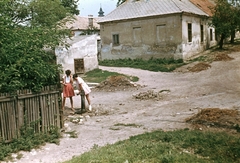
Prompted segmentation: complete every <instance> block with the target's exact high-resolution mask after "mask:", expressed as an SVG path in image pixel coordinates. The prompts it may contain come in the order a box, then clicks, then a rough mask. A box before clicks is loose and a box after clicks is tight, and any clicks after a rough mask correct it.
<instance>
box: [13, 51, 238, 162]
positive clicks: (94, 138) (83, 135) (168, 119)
mask: <svg viewBox="0 0 240 163" xmlns="http://www.w3.org/2000/svg"><path fill="white" fill-rule="evenodd" d="M229 56H231V57H233V58H234V59H233V60H231V61H216V62H213V63H211V68H209V69H207V70H204V71H201V72H194V73H193V72H181V71H180V72H172V73H163V72H150V71H144V70H139V69H132V68H114V67H102V66H100V67H99V68H100V69H102V70H108V71H115V72H119V73H122V74H127V75H133V76H138V77H139V81H138V82H137V83H136V84H139V85H141V86H142V87H139V88H137V87H133V88H129V89H122V90H116V91H114V90H102V91H99V90H96V91H95V90H94V89H93V90H92V93H91V99H92V106H93V112H92V113H85V114H84V118H83V122H82V123H81V124H79V123H72V122H69V121H66V125H68V127H67V126H66V131H76V132H77V134H78V137H77V138H68V137H67V136H66V135H65V136H64V138H62V139H61V142H60V145H55V144H47V145H45V146H43V147H42V148H41V149H36V150H32V151H31V152H22V153H23V157H22V159H20V160H18V161H16V162H17V163H57V162H63V161H66V160H69V159H71V158H72V157H74V156H77V155H80V154H82V153H84V152H86V151H89V150H90V149H91V148H92V147H93V146H94V145H98V146H104V145H106V144H111V143H115V142H117V141H119V140H123V139H127V138H129V136H132V135H137V134H141V133H144V132H150V131H153V130H157V129H162V130H174V129H179V128H187V127H190V125H189V124H187V123H185V119H186V118H187V117H190V116H192V115H193V114H196V113H198V111H199V110H200V109H202V108H226V109H238V110H240V107H239V106H240V100H239V99H240V83H239V82H240V53H239V52H238V53H236V52H235V53H232V54H230V55H229ZM150 90H151V91H153V92H161V93H160V97H159V98H158V99H156V98H153V99H151V97H149V99H146V100H137V99H136V98H134V97H133V95H136V94H139V93H141V92H147V91H150ZM78 101H80V97H79V96H76V97H74V106H75V107H76V108H79V107H80V102H78ZM67 102H68V103H67V105H68V106H69V107H70V105H69V101H68V100H67ZM76 116H79V115H74V116H73V117H76ZM115 124H135V125H136V126H137V127H136V126H135V127H133V126H132V127H131V126H124V125H123V126H116V125H115Z"/></svg>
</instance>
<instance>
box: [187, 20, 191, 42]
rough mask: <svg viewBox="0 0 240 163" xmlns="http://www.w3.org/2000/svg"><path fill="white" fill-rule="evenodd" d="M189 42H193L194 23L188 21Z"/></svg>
mask: <svg viewBox="0 0 240 163" xmlns="http://www.w3.org/2000/svg"><path fill="white" fill-rule="evenodd" d="M187 26H188V42H192V23H188V24H187Z"/></svg>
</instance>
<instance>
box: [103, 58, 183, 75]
mask: <svg viewBox="0 0 240 163" xmlns="http://www.w3.org/2000/svg"><path fill="white" fill-rule="evenodd" d="M184 64H185V63H184V62H183V60H182V59H179V60H174V59H173V58H169V59H166V58H163V59H155V58H151V59H149V60H143V59H130V58H128V59H117V60H103V61H99V65H102V66H114V67H132V68H139V69H143V70H149V71H155V72H158V71H162V72H171V71H173V70H175V69H176V68H177V67H180V66H182V65H184Z"/></svg>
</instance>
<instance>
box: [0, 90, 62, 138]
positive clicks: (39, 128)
mask: <svg viewBox="0 0 240 163" xmlns="http://www.w3.org/2000/svg"><path fill="white" fill-rule="evenodd" d="M61 104H62V100H61V91H60V89H59V88H58V87H57V86H47V87H44V88H43V89H42V91H41V93H32V92H31V91H30V90H21V91H18V92H17V93H16V94H15V95H11V94H8V93H0V138H1V139H3V140H5V141H11V140H12V139H13V138H18V137H20V136H21V135H20V129H21V127H23V126H24V125H25V126H28V125H31V127H33V128H34V132H37V133H39V132H46V131H48V130H49V129H50V128H51V127H53V126H54V127H58V128H62V127H63V111H62V109H61Z"/></svg>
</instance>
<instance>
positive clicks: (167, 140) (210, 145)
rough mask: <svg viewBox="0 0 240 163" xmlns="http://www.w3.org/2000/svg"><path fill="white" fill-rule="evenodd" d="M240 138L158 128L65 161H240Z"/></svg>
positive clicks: (100, 162)
mask: <svg viewBox="0 0 240 163" xmlns="http://www.w3.org/2000/svg"><path fill="white" fill-rule="evenodd" d="M239 151H240V139H239V137H237V136H230V135H228V134H227V133H222V132H221V133H220V132H217V133H214V132H202V131H190V130H176V131H168V132H164V131H154V132H151V133H145V134H142V135H137V136H132V137H130V139H128V140H124V141H119V142H117V143H115V144H112V145H110V144H109V145H106V146H104V147H99V148H92V150H91V151H89V152H87V153H84V154H82V155H81V156H79V157H75V158H73V159H72V160H71V161H67V162H65V163H77V162H81V163H88V162H98V163H112V162H115V163H123V162H146V163H155V162H160V163H175V162H186V163H188V162H189V163H191V162H199V163H206V162H228V163H234V162H239V161H240V152H239Z"/></svg>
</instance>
